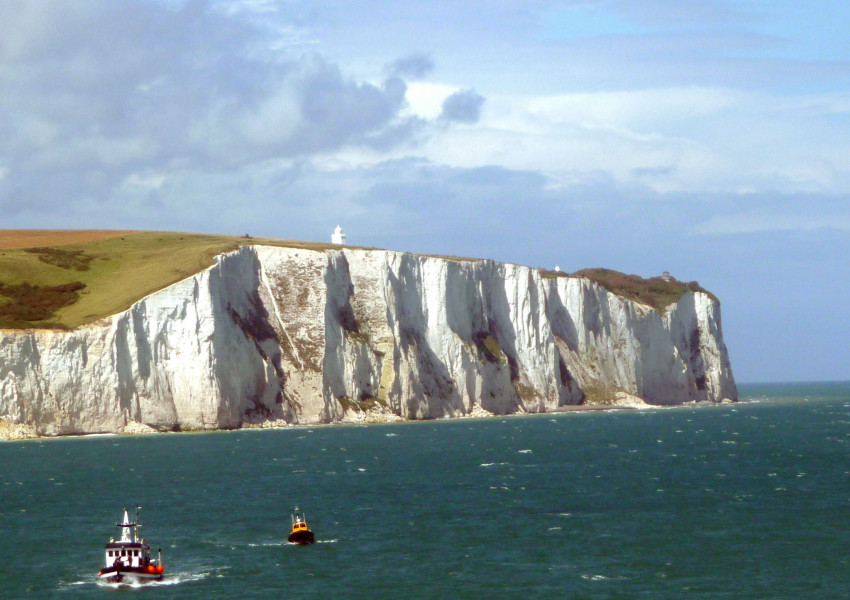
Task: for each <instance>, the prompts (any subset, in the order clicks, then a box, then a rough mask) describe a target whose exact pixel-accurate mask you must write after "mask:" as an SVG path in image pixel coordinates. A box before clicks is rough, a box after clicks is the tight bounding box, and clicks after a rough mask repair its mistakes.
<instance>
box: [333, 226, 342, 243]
mask: <svg viewBox="0 0 850 600" xmlns="http://www.w3.org/2000/svg"><path fill="white" fill-rule="evenodd" d="M331 244H338V245H340V246H343V245H345V234H344V233H343V232H342V227H340V226H339V225H337V226H336V229H334V232H333V235H331Z"/></svg>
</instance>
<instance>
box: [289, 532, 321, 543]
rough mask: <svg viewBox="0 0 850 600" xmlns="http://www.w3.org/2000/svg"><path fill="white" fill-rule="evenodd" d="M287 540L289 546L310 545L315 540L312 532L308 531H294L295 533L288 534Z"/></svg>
mask: <svg viewBox="0 0 850 600" xmlns="http://www.w3.org/2000/svg"><path fill="white" fill-rule="evenodd" d="M287 539H288V540H289V543H290V544H301V545H305V544H312V543H313V542H315V541H316V538H315V536H314V535H313V532H312V531H309V530H307V531H296V532H295V533H292V534H290V535H289V538H287Z"/></svg>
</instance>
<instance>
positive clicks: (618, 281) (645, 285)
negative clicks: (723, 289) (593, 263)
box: [541, 269, 716, 312]
mask: <svg viewBox="0 0 850 600" xmlns="http://www.w3.org/2000/svg"><path fill="white" fill-rule="evenodd" d="M541 275H542V276H543V277H545V278H554V277H582V278H584V279H589V280H591V281H594V282H596V283H598V284H599V285H601V286H602V287H604V288H605V289H606V290H608V291H609V292H611V293H613V294H616V295H618V296H620V297H622V298H625V299H627V300H634V301H635V302H640V303H641V304H646V305H648V306H651V307H652V308H654V309H656V310H658V311H659V312H663V311H664V309H666V308H667V307H668V306H670V305H671V304H674V303H676V302H678V301H679V298H681V297H682V294H684V293H685V292H704V293H706V294H708V295H709V296H711V297H712V298H714V295H712V294H711V292H708V291H706V290H704V289H703V288H702V287H700V285H699V283H697V282H696V281H689V282H687V283H685V282H682V281H677V280H676V279H675V278H673V277H670V278H669V279H668V280H667V281H665V280H664V278H662V277H650V278H649V279H644V278H643V277H639V276H638V275H626V274H625V273H620V272H619V271H612V270H611V269H582V270H581V271H576V272H575V273H570V274H568V273H560V272H556V271H542V270H541ZM715 300H716V298H715Z"/></svg>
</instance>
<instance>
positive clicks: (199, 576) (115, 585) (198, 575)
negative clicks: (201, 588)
mask: <svg viewBox="0 0 850 600" xmlns="http://www.w3.org/2000/svg"><path fill="white" fill-rule="evenodd" d="M223 570H225V569H217V570H210V571H200V572H194V573H193V572H191V571H184V572H179V573H173V574H171V575H166V576H164V577H163V578H162V579H155V580H152V581H143V582H142V581H122V582H120V583H119V582H109V581H105V580H103V579H98V580H95V584H96V585H97V586H98V587H102V588H106V589H116V590H117V589H138V588H154V587H162V586H170V585H180V584H181V583H192V582H194V581H201V580H204V579H207V578H209V577H223V575H222V574H221V571H223ZM83 583H88V582H83Z"/></svg>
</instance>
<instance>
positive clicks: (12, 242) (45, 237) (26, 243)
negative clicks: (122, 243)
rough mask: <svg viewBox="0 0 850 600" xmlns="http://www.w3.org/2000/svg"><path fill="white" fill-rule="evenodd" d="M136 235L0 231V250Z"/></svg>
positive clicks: (107, 231)
mask: <svg viewBox="0 0 850 600" xmlns="http://www.w3.org/2000/svg"><path fill="white" fill-rule="evenodd" d="M129 233H136V232H134V231H120V230H112V229H0V249H12V248H33V247H41V246H65V245H68V244H84V243H86V242H97V241H100V240H105V239H108V238H113V237H118V236H119V235H126V234H129Z"/></svg>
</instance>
